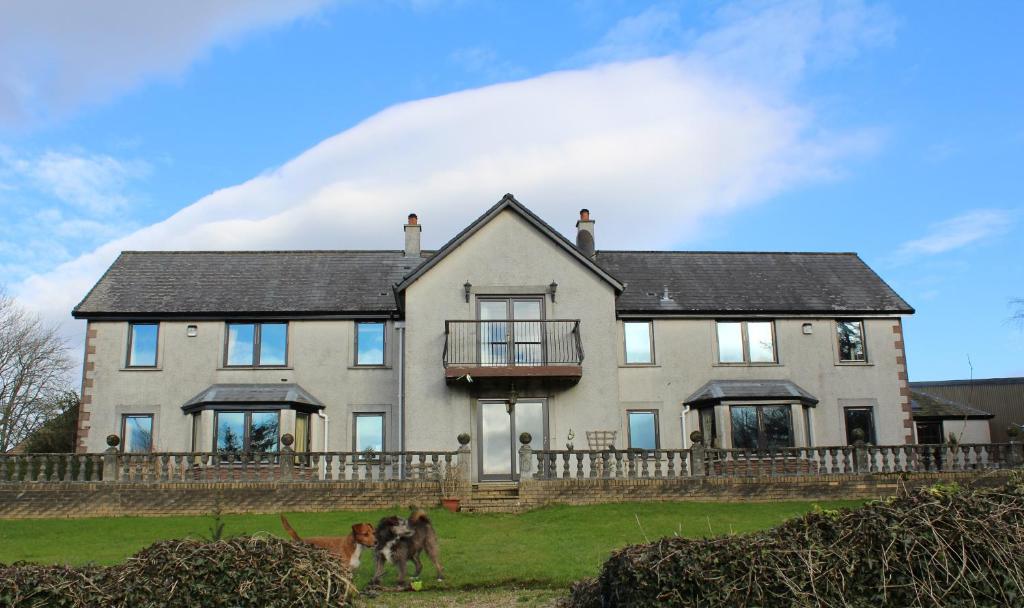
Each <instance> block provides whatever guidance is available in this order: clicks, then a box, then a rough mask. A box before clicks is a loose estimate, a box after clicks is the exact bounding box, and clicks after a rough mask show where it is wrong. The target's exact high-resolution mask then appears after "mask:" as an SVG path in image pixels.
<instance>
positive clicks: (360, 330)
mask: <svg viewBox="0 0 1024 608" xmlns="http://www.w3.org/2000/svg"><path fill="white" fill-rule="evenodd" d="M356 365H384V322H383V321H361V322H359V323H356Z"/></svg>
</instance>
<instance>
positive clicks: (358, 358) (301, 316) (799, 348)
mask: <svg viewBox="0 0 1024 608" xmlns="http://www.w3.org/2000/svg"><path fill="white" fill-rule="evenodd" d="M422 228H423V227H422V226H421V224H420V223H419V221H418V218H417V216H416V215H410V216H409V219H408V223H407V224H406V225H405V226H404V232H405V247H404V249H403V250H379V251H345V250H339V251H206V252H171V251H149V252H137V251H128V252H123V253H122V254H121V255H120V257H118V259H117V260H116V261H115V262H114V263H113V265H112V266H111V267H110V268H109V270H107V272H106V274H104V275H103V277H102V278H101V279H100V280H99V282H98V283H97V284H96V285H95V287H93V289H92V290H91V291H90V292H89V293H88V294H87V295H86V296H85V298H84V300H82V302H81V303H80V304H79V305H78V306H77V307H76V308H75V309H74V313H73V314H74V316H75V317H76V318H78V319H85V320H86V321H87V331H86V335H87V339H86V357H85V363H84V365H85V370H84V382H83V398H82V403H83V405H82V414H81V419H80V424H79V436H78V449H79V450H82V451H89V452H98V451H101V450H102V449H104V448H105V447H106V444H105V441H104V438H105V437H106V436H107V435H108V434H111V433H113V434H117V435H118V436H120V437H122V439H123V440H122V442H121V449H124V450H127V451H133V450H137V451H145V450H155V451H188V450H194V451H211V450H218V451H223V452H234V451H241V450H252V451H275V450H277V449H279V447H280V445H279V442H280V436H281V435H282V434H284V433H290V434H292V435H293V436H294V438H295V447H296V449H298V450H310V451H324V450H328V451H348V452H352V451H356V452H364V451H366V450H374V451H399V450H412V451H419V450H438V449H445V450H447V449H453V448H454V447H455V438H456V436H457V435H459V434H460V433H469V434H470V435H471V436H472V438H473V440H472V442H471V444H470V446H471V448H472V450H473V457H474V464H473V468H474V470H473V472H472V475H473V477H474V479H476V480H481V481H486V480H502V479H510V478H514V476H515V475H516V467H517V463H516V459H515V458H514V454H515V450H516V448H517V447H518V443H517V438H518V437H519V436H520V434H521V433H523V432H528V433H529V434H530V439H531V445H532V446H533V447H534V448H537V449H539V448H543V447H548V448H552V449H562V448H563V447H564V446H565V445H566V444H572V445H573V446H574V447H575V448H576V449H586V448H588V447H605V446H608V445H614V446H615V447H619V448H624V447H632V448H644V449H654V448H658V449H679V448H686V447H689V445H690V439H689V436H690V434H691V432H692V431H694V430H701V431H702V432H703V434H704V437H705V438H706V441H707V442H711V443H713V444H714V445H716V446H719V447H725V448H744V449H770V448H777V447H784V446H822V445H847V444H848V443H849V442H851V441H852V440H853V439H854V438H855V437H856V436H857V434H856V432H855V429H860V431H861V432H863V433H864V437H865V438H866V440H867V441H869V442H871V443H876V444H888V445H893V444H904V443H909V442H912V441H913V434H914V430H913V425H912V419H911V405H910V400H909V391H908V388H907V375H906V359H905V354H904V342H903V333H902V324H901V317H902V315H907V314H912V313H913V309H912V308H911V307H910V306H909V305H908V304H907V303H906V302H905V301H904V300H903V299H902V298H900V296H899V295H897V294H896V293H895V292H894V291H893V290H892V289H891V288H890V287H889V286H888V285H886V283H885V282H884V281H882V279H880V278H879V277H878V275H876V274H875V273H874V272H873V271H872V270H871V269H870V268H869V267H868V266H867V265H866V264H865V263H864V262H863V261H862V260H861V259H860V258H859V257H858V256H857V255H856V254H853V253H753V252H742V253H741V252H682V251H605V250H598V249H596V248H595V243H596V240H597V239H596V236H595V221H594V220H593V219H591V218H590V214H589V212H588V211H587V210H583V211H581V212H580V217H579V220H578V221H577V222H576V229H577V234H576V239H575V243H574V242H572V241H570V240H568V239H567V238H565V237H564V236H562V235H561V234H560V233H559V232H558V231H557V230H555V229H554V228H552V227H551V226H550V225H549V224H548V223H546V222H545V221H544V220H543V219H541V218H540V217H538V216H537V215H535V214H534V213H533V212H531V211H530V210H529V209H527V208H526V207H525V206H523V205H522V204H520V203H519V202H518V201H516V199H515V198H514V197H513V196H512V195H505V196H504V197H503V198H502V199H501V200H500V201H499V202H498V203H497V204H495V205H494V206H493V207H491V208H490V209H488V210H487V211H486V212H485V213H484V214H483V215H482V216H480V217H479V218H478V219H476V220H475V221H473V222H472V223H471V224H469V225H468V226H467V227H466V228H465V229H464V230H463V231H462V232H460V233H459V234H457V235H455V237H454V238H452V239H451V240H450V241H448V242H447V243H446V244H445V245H444V246H443V247H441V248H440V249H438V250H436V251H426V250H421V248H420V234H421V230H422Z"/></svg>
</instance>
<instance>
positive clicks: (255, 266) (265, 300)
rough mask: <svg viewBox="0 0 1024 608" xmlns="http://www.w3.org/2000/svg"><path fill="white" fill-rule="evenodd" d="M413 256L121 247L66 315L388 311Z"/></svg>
mask: <svg viewBox="0 0 1024 608" xmlns="http://www.w3.org/2000/svg"><path fill="white" fill-rule="evenodd" d="M424 255H429V253H426V254H424ZM420 262H421V260H418V259H409V258H406V257H404V255H403V252H401V251H216V252H210V251H125V252H123V253H122V254H121V255H120V256H119V257H118V258H117V260H116V261H115V262H114V264H113V265H112V266H111V267H110V269H108V270H107V272H106V274H104V275H103V277H102V278H101V279H100V280H99V282H98V283H97V284H96V286H95V287H94V288H93V289H92V291H90V292H89V294H88V295H87V296H86V297H85V299H84V300H83V301H82V302H81V303H80V304H79V305H78V306H76V307H75V310H74V315H75V316H76V317H79V318H88V317H98V316H104V315H123V316H132V315H176V314H177V315H182V316H202V315H218V314H252V315H271V314H299V313H309V314H346V313H348V314H359V313H365V314H372V313H391V312H393V311H395V310H397V306H396V305H395V296H394V293H393V291H392V285H394V284H395V283H397V282H398V281H400V280H401V279H402V277H403V276H404V275H405V274H406V273H408V272H409V271H411V270H412V269H413V268H414V267H416V266H418V265H419V263H420Z"/></svg>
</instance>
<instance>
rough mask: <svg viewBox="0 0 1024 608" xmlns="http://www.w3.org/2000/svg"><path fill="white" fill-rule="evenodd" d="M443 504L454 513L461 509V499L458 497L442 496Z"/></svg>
mask: <svg viewBox="0 0 1024 608" xmlns="http://www.w3.org/2000/svg"><path fill="white" fill-rule="evenodd" d="M441 506H442V507H444V508H445V509H448V510H449V511H451V512H452V513H458V511H459V499H458V498H442V499H441Z"/></svg>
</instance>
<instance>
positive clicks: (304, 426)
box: [292, 412, 310, 452]
mask: <svg viewBox="0 0 1024 608" xmlns="http://www.w3.org/2000/svg"><path fill="white" fill-rule="evenodd" d="M309 419H310V416H309V414H303V413H301V412H298V413H296V414H295V434H294V435H293V436H294V437H295V443H294V444H292V449H294V450H295V451H296V452H308V451H310V450H309Z"/></svg>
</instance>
